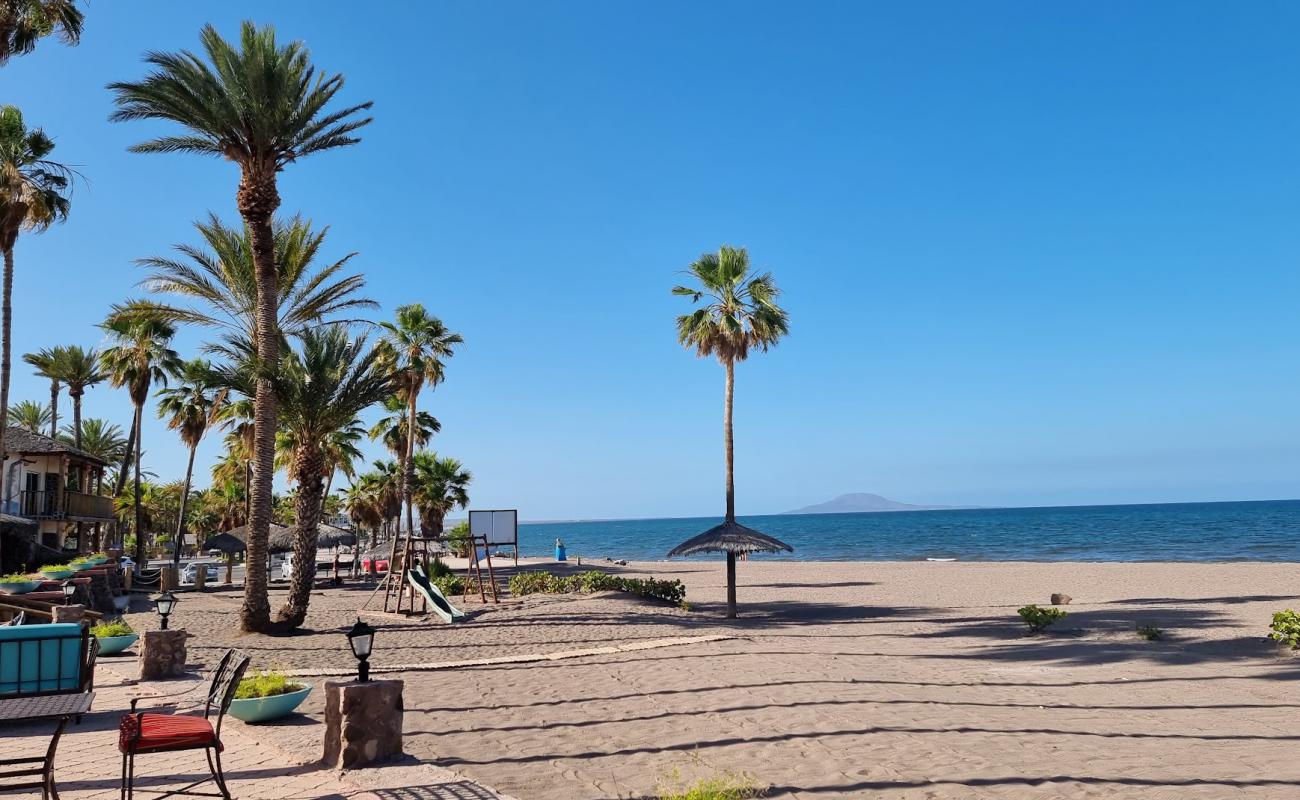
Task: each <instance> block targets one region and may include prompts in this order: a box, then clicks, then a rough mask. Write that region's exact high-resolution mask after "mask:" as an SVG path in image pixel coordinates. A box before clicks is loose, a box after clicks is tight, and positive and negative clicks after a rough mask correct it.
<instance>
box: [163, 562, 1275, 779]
mask: <svg viewBox="0 0 1300 800" xmlns="http://www.w3.org/2000/svg"><path fill="white" fill-rule="evenodd" d="M539 566H547V567H553V566H554V565H548V564H539ZM591 566H597V567H601V568H605V569H611V570H614V571H618V572H620V573H622V574H628V575H655V576H657V577H677V578H680V579H681V580H682V581H684V582H685V583H686V585H687V587H688V595H687V596H688V599H689V601H690V602H691V604H692V606H693V610H691V611H690V612H686V611H681V610H678V609H675V608H671V607H667V606H664V605H662V604H655V603H649V602H642V601H639V600H634V599H631V598H629V597H627V596H623V595H618V594H609V593H607V594H601V595H594V596H578V595H564V596H546V597H537V596H533V597H529V598H525V599H523V600H522V601H520V600H512V599H508V598H507V599H505V601H504V602H502V603H501V604H499V605H495V606H494V605H491V604H489V605H488V606H486V607H484V606H483V605H481V604H479V603H477V602H474V603H471V604H469V605H468V607H467V610H468V611H470V612H471V614H472V619H471V620H470V621H468V622H466V623H464V624H462V625H458V626H449V625H443V624H441V623H438V622H434V621H429V620H423V619H421V618H418V617H416V618H411V619H409V620H387V621H382V620H381V621H380V624H381V625H382V628H381V631H380V634H379V636H378V637H377V639H376V656H375V659H374V663H375V665H376V667H377V668H381V669H382V668H383V667H384V665H385V664H388V665H408V671H404V672H400V673H397V674H396V675H394V676H392V677H401V678H402V679H404V680H405V681H406V695H405V697H406V721H405V728H406V736H407V738H406V743H407V752H408V754H409V755H410V756H411V757H413V758H415V759H419V760H423V761H427V762H432V763H434V764H437V765H439V766H441V767H446V768H448V769H451V770H453V771H455V772H457V773H460V774H462V775H464V776H465V777H468V778H472V779H474V780H477V781H479V782H481V783H484V784H487V785H490V786H492V787H494V788H496V789H498V790H500V791H501V792H503V793H505V794H508V795H512V796H515V797H518V798H521V800H568V799H570V798H630V797H649V796H654V795H655V794H656V793H657V791H658V790H659V788H660V787H661V786H662V785H663V784H664V783H665V781H667V780H670V778H671V776H673V775H674V774H677V775H680V777H681V778H682V779H683V780H687V779H693V778H695V777H699V776H705V775H710V774H716V773H720V772H724V771H737V772H743V773H746V774H748V775H750V776H752V777H753V778H754V780H755V781H756V782H758V783H760V784H762V785H767V786H769V787H770V789H769V792H770V796H774V797H806V798H812V797H816V798H827V797H881V798H898V799H900V800H901V799H902V798H909V799H912V798H977V797H1006V798H1011V797H1014V798H1090V797H1151V798H1165V797H1168V798H1207V800H1208V799H1209V798H1214V799H1215V800H1217V799H1218V798H1224V797H1229V796H1230V797H1241V798H1284V797H1294V796H1295V794H1296V793H1297V792H1298V791H1300V763H1298V762H1297V761H1296V760H1295V758H1294V748H1295V745H1296V743H1297V742H1298V741H1300V733H1297V732H1296V729H1295V722H1294V719H1295V713H1296V707H1297V703H1296V701H1295V700H1294V698H1293V697H1292V696H1291V691H1292V686H1293V685H1294V683H1293V681H1294V679H1296V678H1300V661H1297V660H1296V659H1295V658H1294V657H1293V656H1291V655H1290V654H1289V653H1285V652H1283V651H1280V650H1279V649H1278V648H1277V647H1276V646H1275V645H1273V644H1272V643H1270V642H1268V641H1267V640H1266V639H1265V638H1264V637H1265V634H1266V632H1267V625H1268V622H1269V619H1270V615H1271V613H1272V612H1273V611H1274V610H1278V609H1282V608H1285V607H1288V606H1295V605H1300V595H1298V594H1297V593H1296V589H1295V583H1296V574H1297V565H1294V564H1281V563H1274V564H1263V563H1239V564H1150V563H1147V564H1120V563H924V562H908V563H880V562H868V563H849V562H820V563H818V562H771V561H753V562H748V563H742V564H741V565H740V574H739V580H740V589H739V597H740V603H741V615H742V616H741V618H740V619H739V620H735V621H731V622H728V621H727V620H725V619H724V618H723V617H722V603H723V600H724V583H723V581H724V570H723V565H722V564H721V562H689V563H685V562H683V563H672V564H665V563H632V564H628V565H626V566H617V565H610V564H607V563H599V564H593V565H591ZM521 568H529V567H528V566H527V565H523V566H521ZM573 568H575V567H572V566H571V567H570V569H573ZM502 577H504V576H502ZM1052 592H1065V593H1067V594H1069V595H1072V596H1073V598H1074V600H1073V603H1072V604H1071V605H1069V606H1068V611H1069V616H1068V617H1067V618H1066V619H1065V620H1064V621H1063V622H1061V623H1059V624H1058V625H1057V626H1056V628H1055V629H1054V630H1053V631H1052V632H1050V633H1047V634H1044V635H1040V636H1028V635H1027V634H1026V629H1025V626H1024V625H1023V624H1022V623H1021V622H1020V620H1019V619H1018V617H1017V616H1016V609H1017V608H1018V607H1020V606H1022V605H1024V604H1026V603H1031V602H1037V603H1040V604H1043V605H1046V603H1047V600H1048V596H1049V595H1050V594H1051V593H1052ZM367 593H368V590H365V589H363V588H345V589H330V590H326V591H324V592H322V593H321V594H320V595H319V596H317V597H314V598H313V604H312V615H311V617H310V618H309V619H308V627H309V628H310V629H312V631H313V632H312V633H308V634H303V635H299V636H293V637H286V638H275V639H272V638H268V637H261V636H244V637H235V636H233V635H232V634H231V633H230V631H231V630H232V628H233V625H232V624H231V621H230V620H231V618H230V615H231V614H233V613H234V612H235V609H236V608H237V595H236V594H235V593H233V592H226V593H221V592H218V593H213V594H210V595H206V596H202V597H199V596H196V595H189V596H187V597H186V598H184V602H182V603H181V605H180V610H179V611H178V612H177V615H176V618H175V619H174V621H173V625H176V626H181V627H185V628H186V629H188V630H190V631H191V632H192V633H195V634H196V638H195V639H192V640H191V652H192V653H193V654H194V655H193V660H201V659H210V658H211V656H212V654H213V653H216V652H218V650H219V648H221V647H224V646H227V645H233V646H237V647H240V648H242V649H245V650H247V651H249V652H250V653H251V654H253V655H254V658H255V663H258V662H262V665H264V666H270V665H272V664H267V663H266V662H267V661H273V662H275V663H274V665H275V666H282V667H287V668H290V669H299V670H303V671H308V672H310V671H312V670H316V671H331V670H333V671H340V672H341V671H345V670H347V669H350V667H351V664H352V660H351V656H350V655H349V654H348V653H347V652H346V647H345V646H344V643H343V639H342V637H341V636H340V635H339V631H340V630H341V629H342V628H343V627H345V626H346V625H347V624H350V623H351V621H352V620H353V619H354V617H355V609H356V608H357V607H358V606H359V605H360V603H361V602H363V601H364V599H365V597H366V595H367ZM274 599H275V598H274V597H273V600H274ZM140 616H143V615H140ZM372 621H374V620H372ZM141 622H142V623H143V622H146V620H144V619H143V618H142V619H141ZM1139 624H1151V625H1156V626H1158V627H1159V628H1160V629H1161V631H1163V632H1164V638H1163V639H1162V640H1160V641H1147V640H1145V639H1143V638H1140V637H1139V636H1138V635H1137V634H1136V632H1135V630H1136V627H1137V626H1138V625H1139ZM701 636H708V637H716V638H714V639H713V640H711V641H695V642H694V643H681V642H682V641H684V640H690V639H691V637H701ZM624 646H626V647H629V648H631V647H638V646H644V647H646V648H647V649H644V650H636V649H627V650H618V651H617V652H609V649H610V648H620V647H624ZM599 648H604V651H602V652H600V653H599V654H595V655H587V656H582V655H575V653H580V652H582V651H583V650H584V649H585V650H591V649H599ZM548 654H549V655H552V656H556V655H557V654H559V655H558V657H556V658H554V660H545V661H526V660H520V659H525V658H529V657H533V656H538V655H548ZM474 659H501V660H503V663H494V664H489V665H484V666H460V667H447V668H440V669H439V668H435V667H436V665H439V664H450V663H455V662H464V661H469V660H474ZM421 664H426V665H429V668H427V669H426V668H419V669H416V668H413V667H409V665H421ZM306 710H307V712H308V714H309V717H310V718H309V719H308V720H304V722H303V724H300V725H294V726H272V727H265V728H263V729H259V731H258V733H259V735H260V736H263V737H264V738H266V739H267V740H268V741H274V742H275V743H276V744H277V745H278V746H281V747H283V748H285V749H286V750H287V751H288V752H290V753H292V754H294V755H295V756H296V757H297V758H299V759H300V760H303V761H310V760H313V759H315V758H317V757H318V756H319V752H318V748H319V742H320V727H319V722H320V718H319V712H320V697H319V693H318V694H316V695H313V697H312V698H311V700H310V701H309V703H308V704H307V706H306ZM236 724H238V723H236Z"/></svg>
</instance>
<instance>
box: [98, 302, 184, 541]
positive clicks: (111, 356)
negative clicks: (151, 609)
mask: <svg viewBox="0 0 1300 800" xmlns="http://www.w3.org/2000/svg"><path fill="white" fill-rule="evenodd" d="M101 327H102V328H103V329H104V330H105V331H107V333H108V336H109V341H110V345H109V346H108V347H106V348H105V349H104V350H103V352H101V353H100V357H99V359H100V366H101V367H102V368H103V370H104V372H105V373H107V374H108V381H109V383H110V384H111V385H112V386H113V387H114V388H120V387H123V386H125V387H126V390H127V394H128V395H129V396H130V397H131V405H132V406H134V407H135V414H134V415H133V416H132V419H131V428H132V430H133V431H134V433H133V442H132V445H133V447H132V448H131V449H133V450H134V455H135V491H134V492H133V493H132V494H133V497H134V507H135V560H136V563H137V564H143V563H144V538H145V537H144V528H143V517H142V512H141V505H140V452H141V449H142V447H143V441H142V440H143V437H142V436H141V427H142V419H141V418H142V416H143V415H144V404H145V402H147V401H148V399H149V390H150V388H151V387H152V386H153V384H155V383H160V384H162V385H163V386H166V385H167V378H168V376H169V375H175V374H176V372H177V370H178V369H179V368H180V365H181V359H180V356H178V355H176V351H175V350H172V349H171V348H170V347H169V345H170V344H171V340H172V337H174V336H175V335H176V328H175V326H173V325H172V324H171V323H169V322H164V321H161V320H147V319H145V320H136V321H130V322H128V321H124V320H109V321H108V322H105V323H103V324H102V325H101ZM130 460H131V453H130V452H129V451H128V453H127V457H126V460H124V461H123V463H122V470H121V473H119V477H118V486H119V487H121V485H122V483H123V482H124V481H125V473H126V471H127V469H128V467H129V463H128V462H129V461H130ZM117 493H118V494H121V488H119V489H118V492H117Z"/></svg>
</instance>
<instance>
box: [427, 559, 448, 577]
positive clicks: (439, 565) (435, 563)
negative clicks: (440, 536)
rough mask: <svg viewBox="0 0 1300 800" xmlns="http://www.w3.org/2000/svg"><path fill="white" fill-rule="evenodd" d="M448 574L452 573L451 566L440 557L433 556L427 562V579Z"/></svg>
mask: <svg viewBox="0 0 1300 800" xmlns="http://www.w3.org/2000/svg"><path fill="white" fill-rule="evenodd" d="M450 574H452V573H451V567H449V566H447V565H446V564H444V563H443V561H442V559H441V558H435V559H434V560H432V561H430V562H429V580H433V579H434V578H445V577H446V576H448V575H450Z"/></svg>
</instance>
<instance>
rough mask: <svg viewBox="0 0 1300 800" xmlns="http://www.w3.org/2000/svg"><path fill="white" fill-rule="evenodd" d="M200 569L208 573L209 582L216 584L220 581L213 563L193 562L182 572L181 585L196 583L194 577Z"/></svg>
mask: <svg viewBox="0 0 1300 800" xmlns="http://www.w3.org/2000/svg"><path fill="white" fill-rule="evenodd" d="M200 568H203V570H204V572H206V573H207V580H208V582H210V583H215V582H216V581H217V580H219V579H220V573H219V572H218V571H217V565H216V564H214V563H212V562H211V561H191V562H190V563H188V564H186V565H185V568H184V569H182V570H181V583H194V576H195V575H196V574H197V573H198V571H199V569H200Z"/></svg>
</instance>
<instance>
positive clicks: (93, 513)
mask: <svg viewBox="0 0 1300 800" xmlns="http://www.w3.org/2000/svg"><path fill="white" fill-rule="evenodd" d="M18 513H19V514H21V515H22V516H24V517H31V518H32V519H70V518H78V517H80V518H83V519H99V520H111V519H113V499H112V498H111V497H101V496H100V495H97V494H83V493H81V492H64V493H63V506H62V508H60V507H59V493H58V492H33V491H24V492H23V493H22V496H21V497H20V498H19V503H18Z"/></svg>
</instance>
